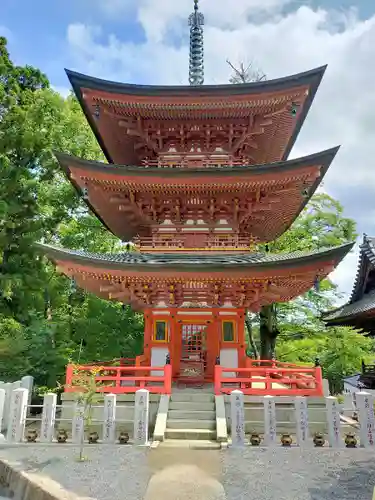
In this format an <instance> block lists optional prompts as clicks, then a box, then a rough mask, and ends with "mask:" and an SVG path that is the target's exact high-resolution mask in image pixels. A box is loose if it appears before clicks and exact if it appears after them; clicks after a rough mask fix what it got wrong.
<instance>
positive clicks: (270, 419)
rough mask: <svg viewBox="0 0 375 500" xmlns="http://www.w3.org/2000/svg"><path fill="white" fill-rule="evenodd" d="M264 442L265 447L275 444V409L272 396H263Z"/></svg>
mask: <svg viewBox="0 0 375 500" xmlns="http://www.w3.org/2000/svg"><path fill="white" fill-rule="evenodd" d="M263 404H264V442H265V444H266V445H267V446H275V444H276V407H275V398H274V397H273V396H264V400H263Z"/></svg>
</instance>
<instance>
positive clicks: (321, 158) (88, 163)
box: [55, 146, 340, 180]
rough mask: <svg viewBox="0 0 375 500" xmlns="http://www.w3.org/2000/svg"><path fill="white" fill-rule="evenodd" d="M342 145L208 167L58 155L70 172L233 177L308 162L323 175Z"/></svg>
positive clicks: (179, 176)
mask: <svg viewBox="0 0 375 500" xmlns="http://www.w3.org/2000/svg"><path fill="white" fill-rule="evenodd" d="M339 148H340V147H339V146H337V147H334V148H330V149H327V150H325V151H321V152H319V153H314V154H312V155H308V156H303V157H300V158H295V159H293V160H287V161H281V162H275V163H269V164H262V165H245V166H233V167H230V166H224V167H206V168H203V167H201V168H196V167H192V168H190V167H189V168H173V167H165V168H159V167H143V166H132V165H113V164H106V163H102V162H98V161H92V160H84V159H81V158H78V157H75V156H70V155H68V154H64V153H58V152H56V153H55V155H56V158H57V160H58V161H59V163H60V165H61V167H62V168H63V169H64V170H65V172H67V173H70V172H71V170H72V168H79V169H81V170H87V171H88V172H91V174H93V173H106V174H111V175H115V176H118V177H119V178H121V177H123V178H125V177H126V176H127V175H130V174H131V175H132V176H133V175H135V176H139V177H140V178H142V177H143V178H144V177H147V176H150V175H151V174H153V175H155V174H158V175H160V177H161V178H165V177H170V178H174V179H176V180H177V179H183V178H192V177H195V176H199V177H205V178H207V179H210V178H211V179H212V178H215V179H217V178H218V177H231V176H233V175H239V174H243V175H247V176H249V177H251V176H254V177H255V176H258V175H262V174H267V173H278V172H280V173H281V172H286V171H288V170H298V169H300V168H303V167H308V166H320V167H321V169H322V175H321V178H322V177H323V176H324V174H325V173H326V171H327V170H328V168H329V166H330V164H331V163H332V161H333V159H334V158H335V156H336V154H337V152H338V150H339Z"/></svg>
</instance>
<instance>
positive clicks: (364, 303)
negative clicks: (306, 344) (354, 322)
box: [323, 290, 375, 323]
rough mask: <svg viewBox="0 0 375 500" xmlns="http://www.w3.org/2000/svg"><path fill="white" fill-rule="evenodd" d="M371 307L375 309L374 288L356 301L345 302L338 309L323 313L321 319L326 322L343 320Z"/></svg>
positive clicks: (364, 311)
mask: <svg viewBox="0 0 375 500" xmlns="http://www.w3.org/2000/svg"><path fill="white" fill-rule="evenodd" d="M373 309H375V290H372V291H371V292H369V293H367V294H366V295H364V296H363V297H362V298H361V299H359V300H358V301H356V302H353V303H348V304H345V305H344V306H342V307H340V308H339V309H336V310H334V311H331V312H327V313H325V314H324V317H323V319H324V321H326V322H327V323H334V322H335V321H337V320H339V321H341V320H342V321H345V320H346V319H350V318H353V317H354V316H357V315H358V314H363V313H367V312H369V311H371V310H373Z"/></svg>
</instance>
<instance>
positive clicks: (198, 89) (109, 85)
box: [66, 66, 327, 163]
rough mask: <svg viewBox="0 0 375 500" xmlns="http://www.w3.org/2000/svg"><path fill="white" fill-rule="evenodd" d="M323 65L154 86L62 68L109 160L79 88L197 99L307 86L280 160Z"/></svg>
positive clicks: (304, 112) (297, 129) (306, 108)
mask: <svg viewBox="0 0 375 500" xmlns="http://www.w3.org/2000/svg"><path fill="white" fill-rule="evenodd" d="M326 68H327V66H321V67H319V68H316V69H313V70H310V71H306V72H304V73H299V74H296V75H292V76H288V77H285V78H278V79H274V80H266V81H262V82H253V83H244V84H238V85H233V84H230V85H199V86H184V85H180V86H157V85H131V84H126V83H116V82H110V81H108V80H102V79H99V78H92V77H90V76H86V75H82V74H81V73H76V72H74V71H70V70H66V73H67V75H68V78H69V80H70V83H71V85H72V87H73V90H74V93H75V95H76V96H77V99H78V100H79V102H80V104H81V106H82V109H83V111H84V113H85V115H86V118H87V120H88V122H89V124H90V127H91V129H92V131H93V132H94V134H95V137H96V138H97V140H98V142H99V145H100V147H101V148H102V151H103V153H104V154H105V156H106V158H107V160H108V161H109V162H110V163H113V160H112V158H111V155H110V153H109V151H108V148H107V147H106V145H105V141H104V140H103V138H102V136H101V134H100V132H99V130H98V127H97V124H96V122H95V120H94V119H93V117H92V114H91V112H90V110H88V109H87V106H85V104H84V99H83V95H82V89H83V88H89V89H95V90H102V91H107V92H111V93H113V94H132V95H138V96H146V95H151V96H155V97H162V96H163V97H168V96H170V97H176V96H179V97H183V96H194V97H196V98H197V99H198V98H199V97H201V96H202V97H204V96H220V95H222V96H226V97H227V98H228V97H229V96H235V95H246V94H247V95H251V94H254V95H256V94H259V93H262V92H276V91H282V90H289V89H292V88H293V87H301V86H305V85H306V86H309V94H308V96H307V98H306V100H305V103H304V106H303V109H302V110H301V113H300V115H299V118H298V123H296V126H295V129H294V131H293V134H292V136H291V138H290V140H289V142H288V145H287V147H286V149H285V152H284V156H283V158H282V159H283V160H286V159H287V158H288V156H289V153H290V151H291V150H292V147H293V145H294V143H295V141H296V139H297V137H298V134H299V132H300V130H301V127H302V125H303V123H304V121H305V119H306V116H307V113H308V112H309V109H310V107H311V104H312V102H313V100H314V97H315V94H316V92H317V90H318V88H319V85H320V82H321V80H322V78H323V75H324V72H325V70H326Z"/></svg>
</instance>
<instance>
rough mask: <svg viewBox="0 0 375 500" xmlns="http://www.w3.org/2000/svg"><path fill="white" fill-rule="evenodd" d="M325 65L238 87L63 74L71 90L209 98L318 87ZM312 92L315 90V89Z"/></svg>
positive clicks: (72, 73) (67, 72) (67, 71)
mask: <svg viewBox="0 0 375 500" xmlns="http://www.w3.org/2000/svg"><path fill="white" fill-rule="evenodd" d="M326 68H327V65H324V66H320V67H318V68H315V69H312V70H309V71H304V72H302V73H297V74H295V75H290V76H286V77H282V78H275V79H272V80H263V81H261V82H251V83H242V84H236V85H234V84H222V85H199V86H194V85H138V84H131V83H120V82H112V81H109V80H104V79H101V78H95V77H92V76H88V75H84V74H82V73H78V72H75V71H71V70H69V69H65V72H66V74H67V76H68V78H69V80H70V83H71V85H72V87H73V88H74V90H75V91H76V90H77V89H80V88H88V89H92V90H101V91H106V92H110V93H113V94H125V95H126V94H127V95H138V96H153V95H154V96H155V97H160V96H177V97H182V96H195V97H198V96H209V95H215V94H217V95H226V96H229V95H233V96H234V95H244V94H249V95H250V94H258V93H259V92H273V91H280V90H285V89H290V88H293V87H296V86H303V85H309V86H312V87H316V88H317V87H318V86H319V83H320V81H321V79H322V78H323V75H324V72H325V70H326ZM315 90H316V89H315Z"/></svg>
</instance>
